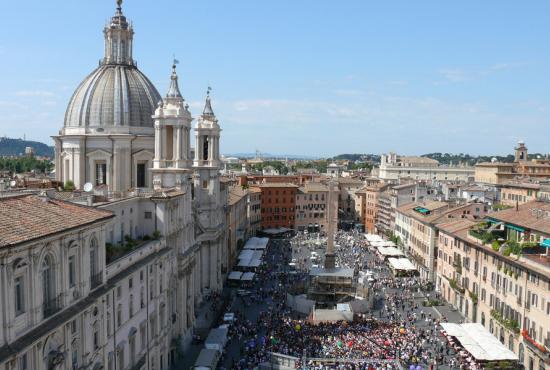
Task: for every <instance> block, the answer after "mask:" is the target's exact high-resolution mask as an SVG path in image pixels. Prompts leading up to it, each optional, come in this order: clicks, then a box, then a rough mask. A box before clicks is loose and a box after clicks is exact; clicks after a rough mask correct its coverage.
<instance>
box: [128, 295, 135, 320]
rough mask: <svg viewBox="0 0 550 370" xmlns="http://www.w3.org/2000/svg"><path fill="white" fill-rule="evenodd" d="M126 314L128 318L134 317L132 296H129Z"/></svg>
mask: <svg viewBox="0 0 550 370" xmlns="http://www.w3.org/2000/svg"><path fill="white" fill-rule="evenodd" d="M128 312H129V314H130V317H134V295H133V294H130V302H129V304H128Z"/></svg>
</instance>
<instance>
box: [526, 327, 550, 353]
mask: <svg viewBox="0 0 550 370" xmlns="http://www.w3.org/2000/svg"><path fill="white" fill-rule="evenodd" d="M521 335H522V336H523V343H525V344H526V345H527V347H529V348H531V349H532V350H533V351H534V352H535V353H538V354H541V355H543V356H544V357H545V358H549V357H550V354H549V352H548V350H547V349H546V348H545V346H543V345H542V344H540V343H537V341H535V340H534V339H533V338H531V336H530V335H529V332H528V331H527V330H525V329H524V330H522V332H521ZM547 341H548V340H547ZM545 344H547V343H545Z"/></svg>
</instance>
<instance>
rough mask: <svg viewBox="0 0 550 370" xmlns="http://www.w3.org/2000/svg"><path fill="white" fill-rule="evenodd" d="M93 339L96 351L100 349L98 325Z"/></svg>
mask: <svg viewBox="0 0 550 370" xmlns="http://www.w3.org/2000/svg"><path fill="white" fill-rule="evenodd" d="M93 338H94V350H96V349H98V348H99V329H98V326H97V324H95V325H94V334H93Z"/></svg>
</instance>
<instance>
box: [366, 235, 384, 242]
mask: <svg viewBox="0 0 550 370" xmlns="http://www.w3.org/2000/svg"><path fill="white" fill-rule="evenodd" d="M365 238H366V239H367V241H368V242H369V243H376V242H383V241H384V239H382V237H381V236H380V235H376V234H365Z"/></svg>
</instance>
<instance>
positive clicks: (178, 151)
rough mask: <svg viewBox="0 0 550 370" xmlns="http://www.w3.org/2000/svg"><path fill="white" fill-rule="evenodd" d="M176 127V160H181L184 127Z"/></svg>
mask: <svg viewBox="0 0 550 370" xmlns="http://www.w3.org/2000/svg"><path fill="white" fill-rule="evenodd" d="M175 129H176V135H174V150H173V151H174V160H175V161H179V160H181V154H182V135H181V134H182V132H181V131H182V128H181V127H175Z"/></svg>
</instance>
